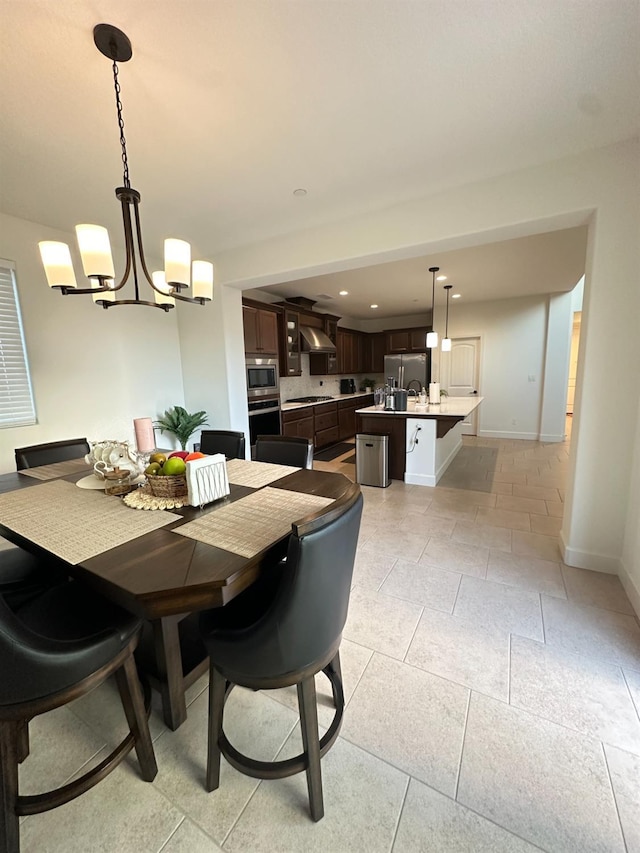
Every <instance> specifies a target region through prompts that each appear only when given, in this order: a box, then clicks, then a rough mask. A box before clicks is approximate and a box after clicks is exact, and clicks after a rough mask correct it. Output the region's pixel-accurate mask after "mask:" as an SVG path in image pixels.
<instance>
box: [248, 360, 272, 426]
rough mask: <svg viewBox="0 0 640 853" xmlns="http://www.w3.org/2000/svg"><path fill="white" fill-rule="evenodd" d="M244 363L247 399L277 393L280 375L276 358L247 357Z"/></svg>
mask: <svg viewBox="0 0 640 853" xmlns="http://www.w3.org/2000/svg"><path fill="white" fill-rule="evenodd" d="M245 364H246V371H247V396H248V397H249V400H256V399H260V398H261V397H275V396H278V395H279V393H280V377H279V369H278V359H277V358H247V359H245ZM249 413H251V412H249Z"/></svg>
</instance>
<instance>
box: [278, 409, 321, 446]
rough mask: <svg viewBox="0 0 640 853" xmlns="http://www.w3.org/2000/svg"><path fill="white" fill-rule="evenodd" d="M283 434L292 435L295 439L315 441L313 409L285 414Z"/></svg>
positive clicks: (283, 417)
mask: <svg viewBox="0 0 640 853" xmlns="http://www.w3.org/2000/svg"><path fill="white" fill-rule="evenodd" d="M282 434H283V435H291V436H293V437H294V438H310V439H311V440H312V441H313V438H314V427H313V407H310V406H309V407H305V408H304V409H294V410H293V411H292V412H283V413H282Z"/></svg>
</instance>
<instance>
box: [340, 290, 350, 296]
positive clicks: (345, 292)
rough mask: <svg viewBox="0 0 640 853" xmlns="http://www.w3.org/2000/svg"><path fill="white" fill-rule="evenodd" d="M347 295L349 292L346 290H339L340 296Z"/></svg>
mask: <svg viewBox="0 0 640 853" xmlns="http://www.w3.org/2000/svg"><path fill="white" fill-rule="evenodd" d="M348 295H349V291H348V290H341V291H340V296H348Z"/></svg>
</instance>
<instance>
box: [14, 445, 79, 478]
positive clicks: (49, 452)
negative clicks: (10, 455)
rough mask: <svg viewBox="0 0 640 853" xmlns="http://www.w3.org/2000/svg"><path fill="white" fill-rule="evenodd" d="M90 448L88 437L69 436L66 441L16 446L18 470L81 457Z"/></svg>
mask: <svg viewBox="0 0 640 853" xmlns="http://www.w3.org/2000/svg"><path fill="white" fill-rule="evenodd" d="M89 450H90V448H89V442H88V441H87V439H86V438H69V439H66V440H65V441H50V442H48V443H47V444H32V445H30V446H29V447H16V449H15V455H16V470H18V471H24V469H25V468H37V466H38V465H53V463H54V462H66V461H67V460H68V459H80V458H82V457H83V456H84V455H85V454H87V453H88V452H89Z"/></svg>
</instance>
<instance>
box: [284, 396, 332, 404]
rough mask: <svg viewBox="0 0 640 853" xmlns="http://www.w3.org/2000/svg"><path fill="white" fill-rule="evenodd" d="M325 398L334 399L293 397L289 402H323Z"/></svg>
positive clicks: (330, 398)
mask: <svg viewBox="0 0 640 853" xmlns="http://www.w3.org/2000/svg"><path fill="white" fill-rule="evenodd" d="M324 400H333V397H331V396H325V397H293V398H292V399H290V400H287V403H322V402H323V401H324Z"/></svg>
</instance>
